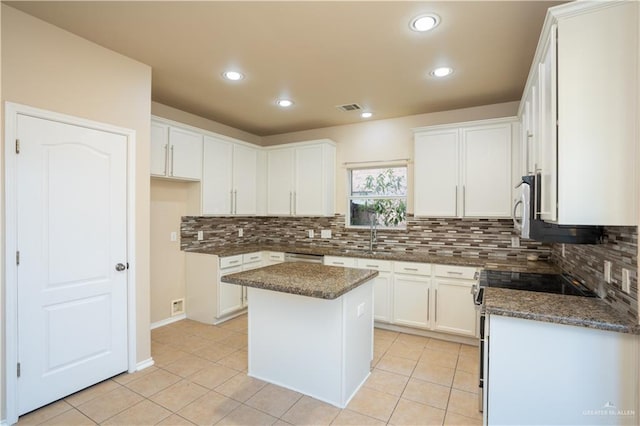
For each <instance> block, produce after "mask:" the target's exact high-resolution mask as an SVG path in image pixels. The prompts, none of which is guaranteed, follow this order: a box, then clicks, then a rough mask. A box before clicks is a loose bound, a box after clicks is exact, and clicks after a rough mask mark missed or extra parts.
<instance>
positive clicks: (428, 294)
mask: <svg viewBox="0 0 640 426" xmlns="http://www.w3.org/2000/svg"><path fill="white" fill-rule="evenodd" d="M430 295H431V290H429V289H427V321H429V314H430V313H431V309H430V308H429V296H430Z"/></svg>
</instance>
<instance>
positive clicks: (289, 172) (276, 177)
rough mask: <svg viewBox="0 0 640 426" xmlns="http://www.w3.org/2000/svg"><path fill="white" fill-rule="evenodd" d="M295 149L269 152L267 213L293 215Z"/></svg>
mask: <svg viewBox="0 0 640 426" xmlns="http://www.w3.org/2000/svg"><path fill="white" fill-rule="evenodd" d="M294 156H295V149H294V148H282V149H274V150H271V151H269V152H267V212H268V213H269V214H272V215H290V214H293V187H294V185H293V179H294V160H293V159H294Z"/></svg>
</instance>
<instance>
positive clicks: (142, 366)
mask: <svg viewBox="0 0 640 426" xmlns="http://www.w3.org/2000/svg"><path fill="white" fill-rule="evenodd" d="M153 364H155V362H154V361H153V358H148V359H145V360H144V361H140V362H139V363H137V364H136V371H140V370H144V369H145V368H149V367H151V366H152V365H153ZM0 426H1V425H0Z"/></svg>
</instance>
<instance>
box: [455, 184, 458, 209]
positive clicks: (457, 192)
mask: <svg viewBox="0 0 640 426" xmlns="http://www.w3.org/2000/svg"><path fill="white" fill-rule="evenodd" d="M455 214H456V215H457V214H458V185H456V212H455Z"/></svg>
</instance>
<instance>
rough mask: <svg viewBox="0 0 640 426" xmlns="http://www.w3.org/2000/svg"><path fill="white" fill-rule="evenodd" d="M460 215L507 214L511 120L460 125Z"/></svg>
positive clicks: (509, 194)
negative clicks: (464, 126) (475, 125)
mask: <svg viewBox="0 0 640 426" xmlns="http://www.w3.org/2000/svg"><path fill="white" fill-rule="evenodd" d="M462 164H463V180H462V182H463V186H462V211H461V212H459V213H462V216H463V217H510V216H511V124H510V123H506V124H496V125H487V126H477V127H467V128H463V129H462Z"/></svg>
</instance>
